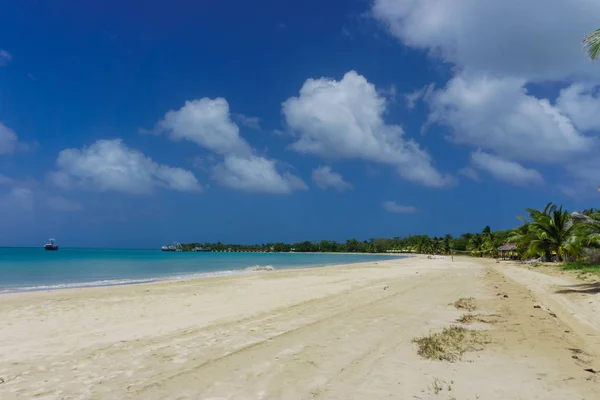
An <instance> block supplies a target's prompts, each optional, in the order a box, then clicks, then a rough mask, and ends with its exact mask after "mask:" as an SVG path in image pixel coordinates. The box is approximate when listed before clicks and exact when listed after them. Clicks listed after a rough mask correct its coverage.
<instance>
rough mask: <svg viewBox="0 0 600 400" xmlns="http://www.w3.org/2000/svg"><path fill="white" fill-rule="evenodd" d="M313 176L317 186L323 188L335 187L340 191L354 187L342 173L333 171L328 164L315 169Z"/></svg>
mask: <svg viewBox="0 0 600 400" xmlns="http://www.w3.org/2000/svg"><path fill="white" fill-rule="evenodd" d="M312 178H313V181H314V182H315V183H316V184H317V186H318V187H320V188H321V189H323V190H325V189H328V188H333V189H335V190H337V191H338V192H343V191H344V190H348V189H352V185H351V184H349V183H348V182H346V181H345V180H344V178H343V177H342V175H340V174H338V173H337V172H333V171H332V170H331V167H328V166H324V167H319V168H317V169H314V170H313V172H312Z"/></svg>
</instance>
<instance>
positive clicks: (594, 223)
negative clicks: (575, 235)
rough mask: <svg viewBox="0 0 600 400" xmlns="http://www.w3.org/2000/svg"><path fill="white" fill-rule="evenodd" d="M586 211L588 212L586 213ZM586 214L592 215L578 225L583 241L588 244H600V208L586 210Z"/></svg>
mask: <svg viewBox="0 0 600 400" xmlns="http://www.w3.org/2000/svg"><path fill="white" fill-rule="evenodd" d="M586 211H588V212H587V213H586ZM584 214H585V215H587V216H588V217H590V219H589V220H588V221H587V222H584V223H580V224H578V226H577V227H578V228H579V234H580V235H581V237H582V241H583V243H584V244H585V245H588V246H600V210H595V209H591V210H585V211H584Z"/></svg>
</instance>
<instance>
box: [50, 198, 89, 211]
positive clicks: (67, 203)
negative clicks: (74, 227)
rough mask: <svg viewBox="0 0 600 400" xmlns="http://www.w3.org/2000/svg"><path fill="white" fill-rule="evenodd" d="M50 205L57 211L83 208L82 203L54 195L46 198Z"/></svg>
mask: <svg viewBox="0 0 600 400" xmlns="http://www.w3.org/2000/svg"><path fill="white" fill-rule="evenodd" d="M46 204H47V205H48V207H50V208H52V209H53V210H57V211H67V212H68V211H80V210H82V209H83V206H82V205H81V203H78V202H76V201H73V200H69V199H66V198H64V197H61V196H52V197H49V198H48V199H47V200H46Z"/></svg>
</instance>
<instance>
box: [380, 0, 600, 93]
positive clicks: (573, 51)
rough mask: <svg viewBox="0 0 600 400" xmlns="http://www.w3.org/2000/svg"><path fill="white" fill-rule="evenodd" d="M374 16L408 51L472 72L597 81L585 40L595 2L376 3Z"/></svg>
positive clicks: (594, 24) (599, 8)
mask: <svg viewBox="0 0 600 400" xmlns="http://www.w3.org/2000/svg"><path fill="white" fill-rule="evenodd" d="M372 13H373V16H374V17H375V18H377V19H379V20H380V21H382V22H383V23H384V24H385V25H386V26H387V27H388V29H389V31H390V32H391V33H392V35H394V36H395V37H397V38H398V39H400V40H401V41H402V42H403V43H404V44H405V45H407V46H410V47H413V48H417V49H423V50H426V51H429V52H430V53H431V54H432V55H433V56H434V57H438V58H440V59H442V60H443V61H446V62H449V63H451V64H453V65H455V66H457V67H458V68H459V69H463V70H466V71H468V72H474V71H476V72H479V73H485V74H488V75H492V76H501V77H506V76H512V77H518V78H525V79H527V80H529V81H544V80H562V79H567V78H571V77H573V76H583V77H599V76H600V69H598V68H597V65H594V64H593V63H591V62H590V61H589V60H588V59H587V58H586V57H585V55H584V52H583V50H582V46H581V41H582V40H583V38H584V37H585V35H586V34H588V33H589V32H592V31H594V30H595V29H597V28H598V15H600V2H598V1H597V0H576V1H574V0H527V1H523V0H486V1H474V0H452V1H448V0H375V1H374V3H373V8H372Z"/></svg>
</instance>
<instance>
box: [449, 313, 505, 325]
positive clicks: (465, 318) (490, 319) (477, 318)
mask: <svg viewBox="0 0 600 400" xmlns="http://www.w3.org/2000/svg"><path fill="white" fill-rule="evenodd" d="M499 318H500V315H498V314H489V315H480V314H463V315H462V316H461V317H460V318H458V319H457V320H456V322H460V323H461V324H472V323H473V322H481V323H484V324H495V323H497V322H499Z"/></svg>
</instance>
